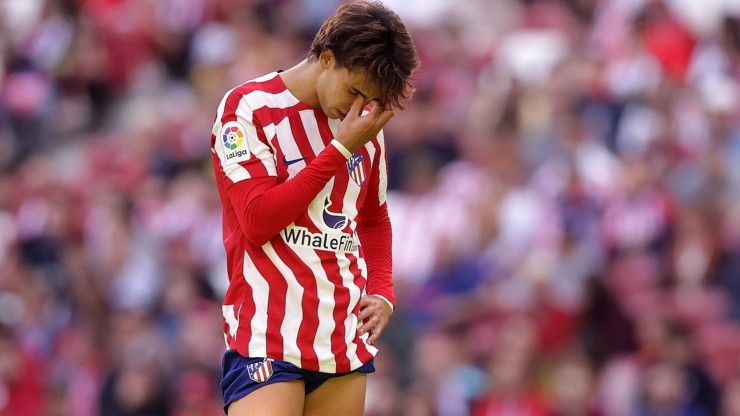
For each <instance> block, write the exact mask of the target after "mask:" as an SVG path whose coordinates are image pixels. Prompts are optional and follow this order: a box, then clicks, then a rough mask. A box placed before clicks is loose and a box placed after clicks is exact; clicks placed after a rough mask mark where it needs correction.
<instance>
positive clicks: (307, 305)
mask: <svg viewBox="0 0 740 416" xmlns="http://www.w3.org/2000/svg"><path fill="white" fill-rule="evenodd" d="M272 246H273V248H274V249H275V252H276V253H277V255H278V257H280V259H281V260H282V261H283V263H285V264H286V265H287V266H288V268H290V270H292V271H293V273H294V274H295V277H296V280H297V281H298V284H300V285H301V287H303V298H302V299H301V309H302V310H303V320H302V321H301V325H300V327H299V328H298V336H297V339H296V343H297V344H298V349H299V350H300V351H301V368H303V369H306V370H312V371H318V370H319V359H318V356H317V355H316V351H314V348H313V340H314V337H315V336H316V331H317V330H318V328H319V295H318V289H317V287H316V276H314V274H313V271H311V268H310V267H308V266H307V265H306V264H305V263H304V262H303V260H302V259H301V258H299V257H298V256H297V255H296V254H295V253H294V252H293V251H292V250H291V249H290V248H289V247H287V245H286V243H285V242H284V241H283V240H282V238H274V239H273V240H272Z"/></svg>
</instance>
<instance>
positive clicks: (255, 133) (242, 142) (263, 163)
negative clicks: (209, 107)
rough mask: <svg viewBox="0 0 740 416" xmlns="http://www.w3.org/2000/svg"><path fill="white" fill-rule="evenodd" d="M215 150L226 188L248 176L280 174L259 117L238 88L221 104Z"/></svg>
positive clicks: (217, 119) (215, 126) (216, 127)
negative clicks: (225, 181) (255, 115)
mask: <svg viewBox="0 0 740 416" xmlns="http://www.w3.org/2000/svg"><path fill="white" fill-rule="evenodd" d="M212 134H213V135H214V141H213V152H214V153H215V154H216V155H217V156H218V160H219V162H220V163H219V166H218V168H220V169H221V171H223V173H224V176H225V177H226V178H227V180H228V181H227V182H228V183H227V184H226V185H227V188H228V187H229V186H231V185H233V184H235V183H237V182H240V181H243V180H245V179H251V178H260V177H267V176H277V169H276V166H275V158H274V156H273V150H272V148H271V147H270V146H269V145H268V142H267V137H266V135H265V132H264V130H263V129H262V126H261V125H260V123H259V120H257V119H256V117H254V113H253V111H252V109H251V108H250V107H249V105H248V104H247V102H246V100H245V99H244V94H243V93H242V92H241V91H240V90H239V88H236V89H234V90H232V91H230V92H229V93H228V94H226V96H225V97H224V99H223V100H222V102H221V105H219V110H218V113H217V115H216V121H215V122H214V124H213V130H212Z"/></svg>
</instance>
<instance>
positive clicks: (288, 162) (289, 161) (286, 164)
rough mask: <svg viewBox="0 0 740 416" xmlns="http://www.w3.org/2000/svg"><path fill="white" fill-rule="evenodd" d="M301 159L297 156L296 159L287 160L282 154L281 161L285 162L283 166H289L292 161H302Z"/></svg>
mask: <svg viewBox="0 0 740 416" xmlns="http://www.w3.org/2000/svg"><path fill="white" fill-rule="evenodd" d="M303 159H304V158H302V157H299V158H298V159H293V160H288V159H286V158H285V155H283V163H285V166H290V165H292V164H293V163H298V162H300V161H302V160H303Z"/></svg>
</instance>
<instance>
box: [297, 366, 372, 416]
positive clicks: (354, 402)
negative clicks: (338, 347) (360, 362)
mask: <svg viewBox="0 0 740 416" xmlns="http://www.w3.org/2000/svg"><path fill="white" fill-rule="evenodd" d="M366 387H367V374H363V373H352V374H348V375H346V376H342V377H337V378H332V379H329V380H327V381H326V382H324V384H322V385H321V386H319V388H317V389H316V390H314V391H313V392H311V393H310V394H309V395H308V396H306V404H305V406H304V411H303V416H326V415H342V416H362V415H363V413H364V411H365V389H366Z"/></svg>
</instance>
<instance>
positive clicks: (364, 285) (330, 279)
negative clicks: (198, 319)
mask: <svg viewBox="0 0 740 416" xmlns="http://www.w3.org/2000/svg"><path fill="white" fill-rule="evenodd" d="M417 65H418V61H417V57H416V51H415V49H414V45H413V42H412V40H411V38H410V36H409V34H408V31H407V30H406V28H405V26H404V25H403V23H402V22H401V20H400V19H399V17H398V16H397V15H396V14H395V13H394V12H392V11H391V10H389V9H388V8H386V7H385V6H383V5H382V4H380V3H369V2H356V3H349V4H345V5H343V6H341V7H340V8H339V9H338V10H337V11H336V12H335V13H334V14H333V15H332V16H330V17H329V19H328V20H327V21H326V22H324V24H323V25H322V27H321V29H320V30H319V32H318V34H317V35H316V37H315V38H314V40H313V43H312V45H311V51H310V53H309V56H308V58H307V59H306V60H304V61H302V62H300V63H298V64H297V65H296V66H294V67H292V68H290V69H288V70H286V71H284V72H274V73H271V74H267V75H265V76H262V77H260V78H257V79H254V80H252V81H249V82H247V83H245V84H243V85H240V86H238V87H236V88H234V89H232V90H231V91H229V92H228V93H227V94H226V96H225V97H224V99H223V100H222V102H221V104H220V106H219V108H218V114H217V117H216V122H215V124H214V126H213V132H212V133H213V135H212V137H211V151H212V161H213V167H214V171H215V174H216V181H217V185H218V191H219V195H220V198H221V202H222V204H223V209H224V217H223V221H224V223H223V234H224V246H225V248H226V252H227V267H228V273H229V279H230V284H229V288H228V291H227V292H226V295H225V298H224V304H223V316H224V336H225V339H226V344H227V346H228V350H227V351H226V353H225V354H224V358H223V378H222V381H221V389H222V393H223V396H224V410H225V411H226V412H227V414H228V415H231V416H241V415H252V416H259V415H286V416H300V415H316V416H318V415H322V416H323V415H344V416H352V415H361V414H362V413H363V408H364V401H365V378H366V374H367V373H370V372H373V371H374V367H373V357H374V356H375V353H376V352H377V350H376V348H375V347H374V346H373V343H374V342H375V341H376V340H377V339H378V336H379V335H380V333H381V332H382V331H383V328H384V327H385V325H386V324H387V322H388V319H389V318H390V315H391V313H392V311H393V303H394V302H395V298H394V294H393V284H392V282H391V227H390V221H389V219H388V213H387V210H386V183H387V178H386V174H387V168H386V155H385V142H384V139H383V134H382V132H381V128H382V127H383V126H384V125H385V124H386V123H387V122H388V120H390V118H391V117H392V116H393V109H394V108H403V107H402V105H401V102H400V101H401V100H402V99H408V98H409V97H410V95H411V93H412V90H413V88H412V86H411V83H410V76H411V72H412V71H413V69H414V68H415V67H416V66H417Z"/></svg>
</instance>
